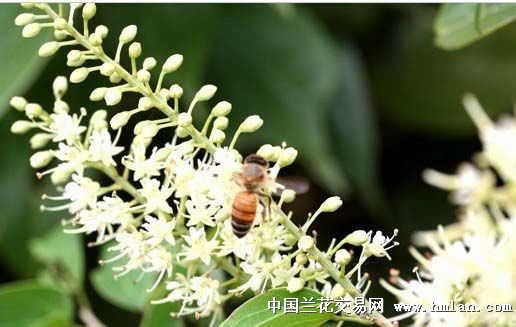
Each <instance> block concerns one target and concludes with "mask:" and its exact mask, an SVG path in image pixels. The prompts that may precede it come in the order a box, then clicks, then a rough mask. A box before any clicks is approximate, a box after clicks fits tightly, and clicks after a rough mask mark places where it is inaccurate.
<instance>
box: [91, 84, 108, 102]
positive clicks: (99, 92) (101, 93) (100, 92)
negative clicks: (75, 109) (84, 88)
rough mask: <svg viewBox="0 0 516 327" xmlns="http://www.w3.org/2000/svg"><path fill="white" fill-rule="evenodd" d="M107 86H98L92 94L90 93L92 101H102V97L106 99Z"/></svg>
mask: <svg viewBox="0 0 516 327" xmlns="http://www.w3.org/2000/svg"><path fill="white" fill-rule="evenodd" d="M107 90H108V89H107V87H97V88H96V89H94V90H93V91H92V92H91V94H90V100H91V101H100V100H102V99H104V97H105V96H106V92H107Z"/></svg>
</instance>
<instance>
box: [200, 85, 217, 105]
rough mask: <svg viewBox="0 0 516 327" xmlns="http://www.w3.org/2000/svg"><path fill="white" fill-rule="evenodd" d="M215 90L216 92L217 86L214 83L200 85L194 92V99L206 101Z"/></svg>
mask: <svg viewBox="0 0 516 327" xmlns="http://www.w3.org/2000/svg"><path fill="white" fill-rule="evenodd" d="M215 92H217V87H216V86H215V85H211V84H208V85H204V86H203V87H201V89H200V90H199V91H197V93H196V94H195V99H197V101H207V100H209V99H211V98H213V96H214V95H215Z"/></svg>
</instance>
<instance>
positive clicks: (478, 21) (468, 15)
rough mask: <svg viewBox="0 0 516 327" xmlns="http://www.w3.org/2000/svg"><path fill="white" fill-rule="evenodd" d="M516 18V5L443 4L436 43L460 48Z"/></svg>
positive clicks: (438, 18)
mask: <svg viewBox="0 0 516 327" xmlns="http://www.w3.org/2000/svg"><path fill="white" fill-rule="evenodd" d="M515 19H516V4H509V3H460V4H459V3H447V4H443V5H441V8H440V10H439V13H438V15H437V18H436V20H435V24H434V31H435V44H436V45H437V46H439V47H441V48H443V49H447V50H454V49H459V48H462V47H464V46H466V45H468V44H471V43H473V42H475V41H477V40H479V39H481V38H483V37H484V36H486V35H488V34H490V33H492V32H494V31H496V30H497V29H499V28H501V27H503V26H505V25H507V24H509V23H511V22H512V21H514V20H515Z"/></svg>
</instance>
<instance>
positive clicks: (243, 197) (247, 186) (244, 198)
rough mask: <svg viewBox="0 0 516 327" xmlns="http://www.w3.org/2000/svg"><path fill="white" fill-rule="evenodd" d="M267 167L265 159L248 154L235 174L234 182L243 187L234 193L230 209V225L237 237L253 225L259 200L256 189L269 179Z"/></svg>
mask: <svg viewBox="0 0 516 327" xmlns="http://www.w3.org/2000/svg"><path fill="white" fill-rule="evenodd" d="M268 169H269V162H268V161H267V160H265V159H264V158H262V157H261V156H259V155H257V154H250V155H248V156H247V157H246V158H245V159H244V165H243V167H242V171H241V172H240V173H238V174H236V176H235V179H236V182H237V183H238V184H239V185H241V186H242V187H243V188H244V190H242V191H240V192H238V193H237V194H236V195H235V199H234V200H233V205H232V210H231V227H233V233H234V234H235V235H236V236H237V237H239V238H242V237H244V236H245V235H247V233H248V232H249V230H250V229H251V227H252V226H253V222H254V218H255V217H256V209H257V207H258V202H259V201H260V198H259V194H258V191H259V189H260V188H262V187H263V186H264V185H265V184H266V183H267V180H268V179H269V175H268V173H267V170H268Z"/></svg>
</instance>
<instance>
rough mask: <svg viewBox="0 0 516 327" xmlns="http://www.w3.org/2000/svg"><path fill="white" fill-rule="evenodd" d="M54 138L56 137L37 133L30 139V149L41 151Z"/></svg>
mask: <svg viewBox="0 0 516 327" xmlns="http://www.w3.org/2000/svg"><path fill="white" fill-rule="evenodd" d="M53 138H54V136H53V135H52V134H47V133H36V134H34V135H33V136H32V137H31V138H30V141H29V142H30V147H31V148H32V149H40V148H42V147H44V146H45V145H47V144H48V142H49V141H50V140H51V139H53Z"/></svg>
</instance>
